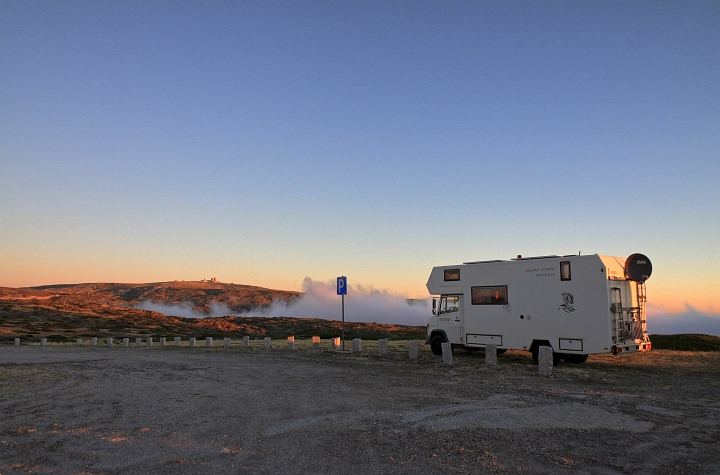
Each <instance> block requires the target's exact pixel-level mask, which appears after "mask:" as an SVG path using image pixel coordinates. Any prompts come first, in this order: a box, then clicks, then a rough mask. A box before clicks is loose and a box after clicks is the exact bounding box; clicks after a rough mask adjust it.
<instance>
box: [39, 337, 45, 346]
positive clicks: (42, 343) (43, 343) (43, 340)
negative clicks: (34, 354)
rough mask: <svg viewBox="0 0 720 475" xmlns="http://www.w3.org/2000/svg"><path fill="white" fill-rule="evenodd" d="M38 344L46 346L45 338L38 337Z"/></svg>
mask: <svg viewBox="0 0 720 475" xmlns="http://www.w3.org/2000/svg"><path fill="white" fill-rule="evenodd" d="M40 346H47V338H41V339H40Z"/></svg>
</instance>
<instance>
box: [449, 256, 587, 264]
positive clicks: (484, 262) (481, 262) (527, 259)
mask: <svg viewBox="0 0 720 475" xmlns="http://www.w3.org/2000/svg"><path fill="white" fill-rule="evenodd" d="M592 255H593V254H586V255H585V256H581V255H580V254H565V255H560V254H554V255H549V256H532V257H515V258H512V259H494V260H490V261H471V262H463V264H464V265H468V264H492V263H493V262H512V261H530V260H533V259H557V258H558V257H561V258H564V257H587V256H592ZM594 255H595V256H597V254H594Z"/></svg>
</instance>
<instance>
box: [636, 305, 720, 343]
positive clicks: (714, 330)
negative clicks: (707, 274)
mask: <svg viewBox="0 0 720 475" xmlns="http://www.w3.org/2000/svg"><path fill="white" fill-rule="evenodd" d="M647 313H648V316H647V327H648V333H651V334H652V333H660V334H665V335H673V334H677V333H704V334H706V335H717V336H720V315H718V314H715V313H705V312H701V311H699V310H695V309H694V308H692V307H691V306H689V305H686V306H685V310H683V311H682V312H676V313H671V312H668V311H667V310H666V309H665V308H663V307H658V306H654V305H650V304H648V306H647Z"/></svg>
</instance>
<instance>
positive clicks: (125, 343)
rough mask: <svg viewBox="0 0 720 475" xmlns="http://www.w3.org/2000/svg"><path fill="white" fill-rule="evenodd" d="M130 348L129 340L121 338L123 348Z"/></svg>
mask: <svg viewBox="0 0 720 475" xmlns="http://www.w3.org/2000/svg"><path fill="white" fill-rule="evenodd" d="M128 346H130V338H123V348H127V347H128Z"/></svg>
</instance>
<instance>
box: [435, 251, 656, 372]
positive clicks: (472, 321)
mask: <svg viewBox="0 0 720 475" xmlns="http://www.w3.org/2000/svg"><path fill="white" fill-rule="evenodd" d="M634 256H642V255H641V254H633V256H631V257H630V258H628V259H627V260H626V259H625V258H621V257H612V256H601V255H597V254H596V255H587V256H580V255H571V256H543V257H532V258H521V257H518V258H517V259H512V260H507V261H483V262H468V263H464V264H463V265H455V266H439V267H435V268H433V270H432V273H431V274H430V278H429V279H428V283H427V288H428V290H429V292H430V294H432V295H433V296H434V299H433V316H432V317H431V318H430V319H429V320H428V328H427V339H426V341H427V343H429V344H431V345H433V351H435V352H437V351H436V349H437V345H438V344H439V343H438V342H441V341H447V342H450V343H451V344H452V346H453V347H463V348H466V349H473V348H483V347H485V346H486V345H496V346H497V348H498V349H499V350H504V349H515V350H528V351H533V350H534V349H535V348H537V347H538V346H551V347H552V349H553V351H554V352H555V353H556V354H558V355H561V356H565V355H588V354H596V353H609V352H613V353H616V354H617V353H624V352H632V351H647V350H650V349H651V343H650V340H649V338H648V335H647V329H646V323H645V282H644V281H645V279H647V277H649V272H648V275H647V276H642V278H641V279H639V280H640V281H634V280H631V278H630V276H629V275H628V272H627V270H626V266H627V265H628V264H627V262H628V261H629V260H630V259H631V258H633V257H634ZM642 258H645V256H642ZM645 259H647V258H645ZM633 262H634V261H633ZM637 262H639V263H644V261H643V260H642V259H637ZM647 265H650V264H649V260H648V261H647ZM577 358H582V356H578V357H577ZM566 361H568V359H566ZM580 361H584V359H581V360H580Z"/></svg>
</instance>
